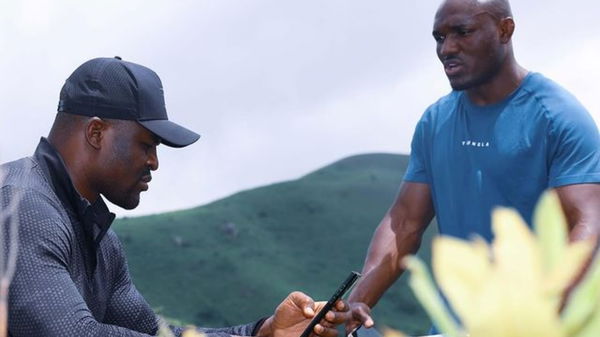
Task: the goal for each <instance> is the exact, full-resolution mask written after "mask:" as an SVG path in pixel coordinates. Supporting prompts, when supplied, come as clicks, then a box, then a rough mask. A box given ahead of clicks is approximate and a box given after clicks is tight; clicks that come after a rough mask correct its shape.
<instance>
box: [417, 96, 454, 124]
mask: <svg viewBox="0 0 600 337" xmlns="http://www.w3.org/2000/svg"><path fill="white" fill-rule="evenodd" d="M461 96H462V92H460V91H452V92H450V93H449V94H447V95H446V96H443V97H441V98H440V99H438V100H437V101H436V102H435V103H433V104H431V105H430V106H429V107H427V109H426V110H425V112H424V113H423V115H422V116H421V119H420V120H419V122H418V124H417V129H435V128H436V126H438V125H441V124H443V123H444V121H446V120H448V119H449V118H451V117H452V116H453V115H454V114H455V111H456V107H457V106H458V102H459V101H460V97H461Z"/></svg>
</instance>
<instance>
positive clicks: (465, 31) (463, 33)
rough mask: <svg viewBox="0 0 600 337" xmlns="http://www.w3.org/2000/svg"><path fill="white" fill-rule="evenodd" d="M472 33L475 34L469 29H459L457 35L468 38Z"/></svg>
mask: <svg viewBox="0 0 600 337" xmlns="http://www.w3.org/2000/svg"><path fill="white" fill-rule="evenodd" d="M472 32H473V30H472V29H468V28H459V29H457V30H456V33H457V34H458V36H468V35H469V34H471V33H472Z"/></svg>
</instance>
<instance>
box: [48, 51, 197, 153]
mask: <svg viewBox="0 0 600 337" xmlns="http://www.w3.org/2000/svg"><path fill="white" fill-rule="evenodd" d="M58 111H59V112H66V113H72V114H76V115H83V116H90V117H94V116H96V117H100V118H107V119H122V120H131V121H137V122H138V123H140V124H141V125H142V126H143V127H145V128H146V129H148V130H150V131H151V132H152V133H154V134H155V135H156V136H158V137H159V138H160V140H161V143H163V144H165V145H167V146H171V147H184V146H187V145H190V144H192V143H194V142H195V141H197V140H198V138H200V135H198V134H197V133H195V132H193V131H191V130H188V129H187V128H184V127H183V126H181V125H178V124H176V123H173V122H171V121H170V120H169V119H168V117H167V109H166V108H165V97H164V92H163V87H162V83H161V82H160V78H159V77H158V75H156V73H155V72H154V71H152V70H151V69H149V68H146V67H144V66H142V65H139V64H135V63H132V62H127V61H123V60H122V59H121V58H120V57H118V56H116V57H114V58H95V59H92V60H89V61H87V62H85V63H84V64H82V65H80V66H79V67H78V68H77V69H75V71H74V72H73V74H71V76H69V78H67V80H66V82H65V85H64V86H63V87H62V90H61V91H60V101H59V102H58Z"/></svg>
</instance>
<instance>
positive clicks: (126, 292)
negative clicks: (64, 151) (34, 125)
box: [0, 138, 259, 337]
mask: <svg viewBox="0 0 600 337" xmlns="http://www.w3.org/2000/svg"><path fill="white" fill-rule="evenodd" d="M0 171H2V172H4V175H5V178H4V181H3V182H2V185H1V197H2V198H1V199H0V200H2V203H3V205H2V210H6V205H7V204H8V203H9V201H10V200H11V199H12V198H14V197H15V195H20V199H21V201H20V205H19V207H18V216H19V251H18V259H17V269H16V273H15V276H14V279H13V281H12V284H11V286H10V290H9V332H10V335H11V336H12V337H33V336H44V337H87V336H89V337H92V336H98V337H100V336H101V337H117V336H123V337H124V336H131V337H133V336H149V335H155V334H156V333H157V331H158V319H157V316H156V314H155V313H154V312H153V311H152V309H151V308H150V306H149V305H148V303H146V301H145V300H144V298H143V297H142V296H141V295H140V293H139V292H138V291H137V289H136V288H135V286H134V285H133V283H132V282H131V277H130V275H129V271H128V268H127V262H126V260H125V255H124V252H123V248H122V247H121V244H120V242H119V239H118V238H117V236H116V235H115V233H114V232H113V231H112V230H111V229H110V224H111V223H112V221H113V219H114V214H112V213H110V212H109V211H108V208H107V207H106V204H105V203H104V201H103V200H102V198H98V200H97V201H96V202H95V203H94V204H90V203H89V202H88V201H87V200H85V199H83V198H82V197H81V196H80V195H79V193H77V191H76V190H75V188H74V187H73V183H72V182H71V179H70V178H69V175H68V173H67V171H66V168H65V165H64V163H63V161H62V159H61V158H60V156H59V154H58V152H57V151H56V150H54V149H53V148H52V146H51V145H50V144H49V143H48V141H47V140H46V139H44V138H42V140H41V141H40V144H39V145H38V147H37V149H36V151H35V154H34V156H33V157H28V158H23V159H20V160H17V161H14V162H10V163H6V164H3V165H2V166H0ZM3 227H4V228H3V229H2V230H3V231H5V232H4V238H5V240H7V239H6V238H7V237H8V235H7V232H6V230H7V229H6V227H7V226H3ZM5 247H6V241H5ZM3 253H4V254H6V249H5V251H4V252H3ZM5 256H6V255H5ZM258 325H259V323H256V322H255V323H252V324H247V325H241V326H237V327H230V328H222V329H200V330H202V331H204V332H205V333H207V334H208V335H209V336H210V335H221V336H223V335H230V334H233V335H251V334H252V333H253V332H255V330H256V329H257V328H258ZM171 329H172V331H173V332H174V333H175V335H176V336H180V335H181V330H182V329H181V328H176V327H172V328H171Z"/></svg>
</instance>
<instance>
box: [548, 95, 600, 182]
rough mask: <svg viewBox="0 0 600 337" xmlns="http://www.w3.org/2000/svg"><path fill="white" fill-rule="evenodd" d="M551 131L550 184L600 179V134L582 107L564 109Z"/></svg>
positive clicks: (574, 106) (575, 106) (554, 121)
mask: <svg viewBox="0 0 600 337" xmlns="http://www.w3.org/2000/svg"><path fill="white" fill-rule="evenodd" d="M549 132H550V138H549V144H548V145H549V150H550V154H549V158H550V163H549V175H548V186H549V187H559V186H564V185H572V184H585V183H598V182H600V136H599V135H598V128H597V127H596V123H595V122H594V120H593V119H592V117H591V116H590V115H589V113H588V112H587V111H586V110H585V109H584V108H583V107H581V106H578V105H573V106H571V107H570V109H568V110H565V111H563V112H562V114H561V115H558V116H557V118H555V119H554V120H553V121H552V124H551V126H550V131H549Z"/></svg>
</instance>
